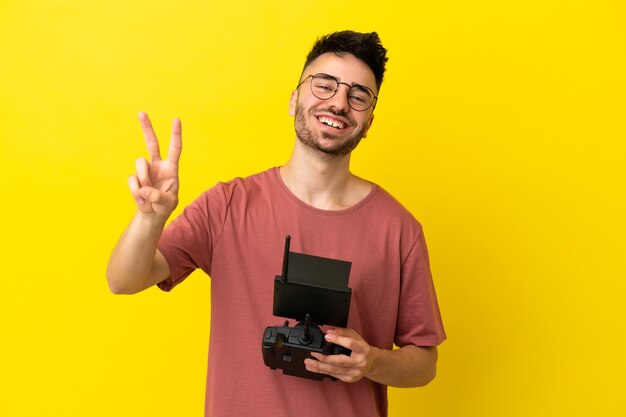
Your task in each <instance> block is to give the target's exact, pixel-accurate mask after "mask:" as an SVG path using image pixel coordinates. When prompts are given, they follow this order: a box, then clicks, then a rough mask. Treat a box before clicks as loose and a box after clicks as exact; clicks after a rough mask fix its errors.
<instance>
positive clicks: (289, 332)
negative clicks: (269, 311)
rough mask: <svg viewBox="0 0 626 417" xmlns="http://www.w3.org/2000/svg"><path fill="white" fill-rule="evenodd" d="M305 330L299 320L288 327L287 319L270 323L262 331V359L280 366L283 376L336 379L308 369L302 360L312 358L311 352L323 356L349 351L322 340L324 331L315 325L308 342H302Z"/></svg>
mask: <svg viewBox="0 0 626 417" xmlns="http://www.w3.org/2000/svg"><path fill="white" fill-rule="evenodd" d="M303 333H304V324H302V323H298V324H296V325H295V326H294V327H289V326H288V322H285V325H284V326H270V327H266V328H265V332H264V334H263V342H262V346H263V361H264V362H265V365H267V366H269V367H270V368H271V369H282V370H283V373H284V374H285V375H293V376H299V377H303V378H309V379H315V380H318V381H321V380H322V379H324V378H330V379H332V380H335V378H333V377H331V376H330V375H325V374H318V373H314V372H309V371H307V370H306V368H305V366H304V360H305V359H307V358H312V359H314V358H313V357H312V356H311V352H317V353H321V354H324V355H347V356H350V354H351V353H352V352H351V351H350V350H349V349H346V348H344V347H342V346H339V345H335V344H333V343H330V342H327V341H326V340H324V333H323V332H322V330H321V329H320V328H319V327H318V326H316V325H311V326H310V328H309V340H310V342H308V343H303V342H302V341H301V336H302V334H303Z"/></svg>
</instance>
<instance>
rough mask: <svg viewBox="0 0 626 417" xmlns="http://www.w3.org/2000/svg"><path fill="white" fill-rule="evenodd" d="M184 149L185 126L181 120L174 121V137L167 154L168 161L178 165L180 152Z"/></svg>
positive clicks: (171, 139)
mask: <svg viewBox="0 0 626 417" xmlns="http://www.w3.org/2000/svg"><path fill="white" fill-rule="evenodd" d="M182 149H183V126H182V124H181V122H180V119H174V120H173V121H172V137H171V138H170V148H169V151H168V152H167V160H168V161H170V162H173V163H175V164H178V160H179V159H180V152H181V150H182Z"/></svg>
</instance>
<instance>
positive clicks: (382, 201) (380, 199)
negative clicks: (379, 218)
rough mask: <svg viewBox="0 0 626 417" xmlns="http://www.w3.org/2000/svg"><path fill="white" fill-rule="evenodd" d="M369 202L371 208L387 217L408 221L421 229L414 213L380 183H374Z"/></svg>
mask: <svg viewBox="0 0 626 417" xmlns="http://www.w3.org/2000/svg"><path fill="white" fill-rule="evenodd" d="M372 191H373V195H372V198H371V200H370V201H369V204H370V205H371V207H370V208H371V209H374V210H376V211H378V212H380V213H381V214H382V215H384V216H385V217H387V218H390V219H396V220H397V221H402V222H408V223H411V224H413V225H414V226H416V227H418V228H420V229H421V224H420V223H419V221H418V220H417V219H416V218H415V216H413V214H412V213H411V212H410V211H409V210H408V209H407V208H406V207H405V206H404V205H403V204H402V203H401V202H400V201H399V200H397V199H396V198H395V197H394V196H393V195H391V194H390V193H389V192H388V191H387V190H385V189H384V188H383V187H381V186H380V185H378V184H374V190H372Z"/></svg>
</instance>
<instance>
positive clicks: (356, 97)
mask: <svg viewBox="0 0 626 417" xmlns="http://www.w3.org/2000/svg"><path fill="white" fill-rule="evenodd" d="M350 100H351V101H353V102H355V103H360V104H364V103H367V98H365V97H363V96H361V95H355V94H352V95H351V96H350Z"/></svg>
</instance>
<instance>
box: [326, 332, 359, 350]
mask: <svg viewBox="0 0 626 417" xmlns="http://www.w3.org/2000/svg"><path fill="white" fill-rule="evenodd" d="M338 330H344V331H338ZM344 335H345V336H344ZM324 339H326V341H327V342H330V343H334V344H336V345H339V346H343V347H345V348H347V349H350V350H351V351H353V352H360V350H359V347H360V345H361V344H360V343H359V339H356V338H355V337H354V335H353V334H352V333H351V332H349V331H345V329H337V330H332V331H331V330H329V331H328V332H327V333H326V335H325V336H324Z"/></svg>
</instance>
